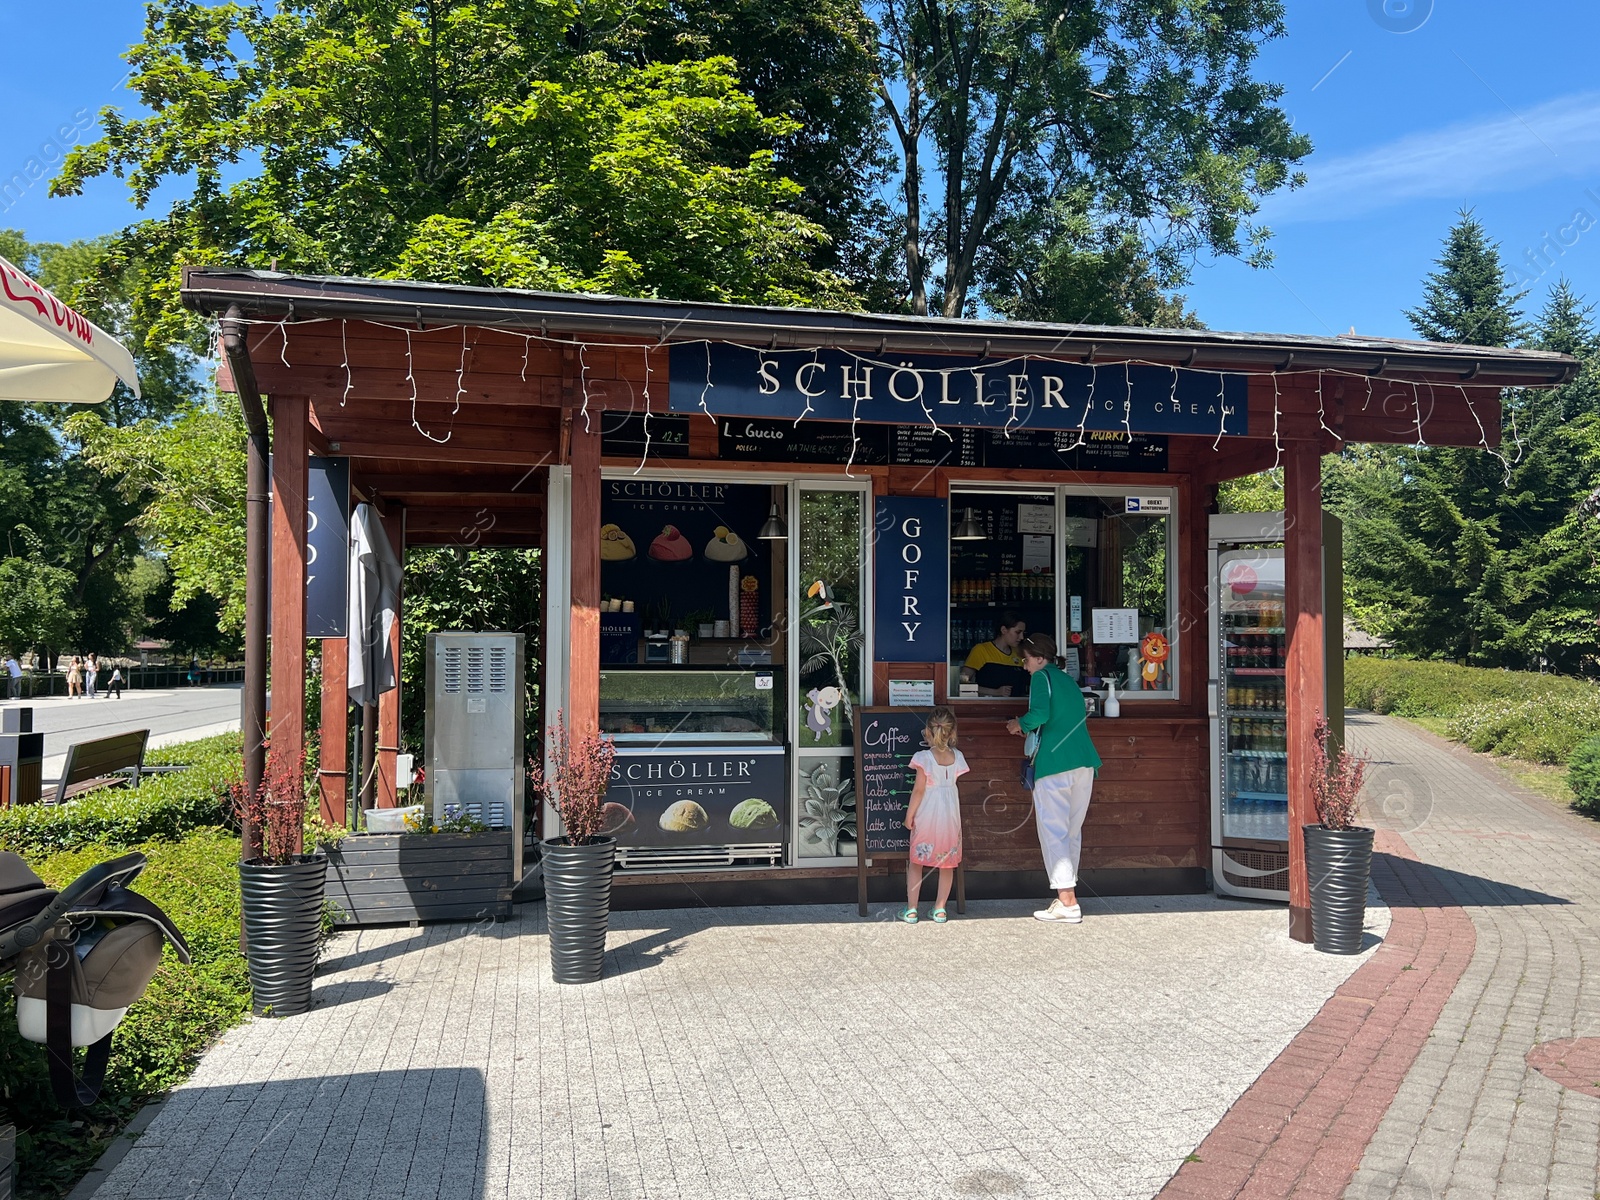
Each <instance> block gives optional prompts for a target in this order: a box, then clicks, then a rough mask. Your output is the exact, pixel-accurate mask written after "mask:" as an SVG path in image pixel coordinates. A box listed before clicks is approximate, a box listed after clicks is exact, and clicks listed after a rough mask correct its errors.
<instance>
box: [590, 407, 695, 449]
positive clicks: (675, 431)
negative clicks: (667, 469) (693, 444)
mask: <svg viewBox="0 0 1600 1200" xmlns="http://www.w3.org/2000/svg"><path fill="white" fill-rule="evenodd" d="M647 452H648V454H649V455H650V457H651V458H688V457H689V418H688V417H683V416H674V415H672V414H670V413H651V414H650V415H649V420H648V421H647V420H646V419H645V414H644V413H626V412H606V413H601V414H600V453H601V454H604V455H606V456H607V457H610V458H633V457H635V456H637V457H639V458H643V457H644V456H645V454H646V453H647Z"/></svg>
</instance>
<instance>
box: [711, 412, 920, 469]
mask: <svg viewBox="0 0 1600 1200" xmlns="http://www.w3.org/2000/svg"><path fill="white" fill-rule="evenodd" d="M891 432H892V431H891V430H889V429H886V428H884V427H883V426H881V425H857V426H856V427H855V429H854V431H852V430H851V427H850V426H849V425H847V424H844V423H843V422H840V421H764V420H760V419H757V418H750V417H724V418H723V419H721V420H719V421H718V422H717V456H718V457H719V458H724V459H742V460H745V461H753V462H800V463H839V464H844V463H853V464H854V465H856V466H864V467H870V466H880V465H882V464H883V463H885V462H887V461H888V460H889V454H888V444H889V435H890V433H891ZM852 449H853V450H854V457H852V456H851V451H852Z"/></svg>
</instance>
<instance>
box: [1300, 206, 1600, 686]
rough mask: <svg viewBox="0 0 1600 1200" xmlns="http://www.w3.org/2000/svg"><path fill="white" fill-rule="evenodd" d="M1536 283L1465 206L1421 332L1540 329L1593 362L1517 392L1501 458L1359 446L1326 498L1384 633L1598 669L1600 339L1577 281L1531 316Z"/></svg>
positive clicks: (1464, 654) (1368, 613)
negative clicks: (1517, 274)
mask: <svg viewBox="0 0 1600 1200" xmlns="http://www.w3.org/2000/svg"><path fill="white" fill-rule="evenodd" d="M1525 295H1526V293H1524V292H1517V291H1513V290H1512V289H1511V288H1510V287H1509V286H1508V285H1507V284H1506V282H1505V277H1504V273H1503V271H1502V268H1501V261H1500V251H1499V247H1498V246H1497V245H1496V244H1495V243H1494V242H1493V241H1491V240H1490V239H1489V237H1488V235H1487V233H1486V232H1485V231H1484V229H1483V226H1482V224H1481V223H1480V222H1478V221H1477V219H1476V218H1475V217H1473V215H1472V214H1471V213H1470V212H1463V213H1462V214H1460V217H1459V219H1458V220H1457V223H1456V224H1455V226H1454V227H1453V228H1452V229H1451V230H1450V232H1449V234H1448V236H1447V237H1446V239H1445V243H1444V247H1443V250H1442V252H1441V254H1440V257H1439V260H1438V269H1437V270H1435V271H1434V272H1433V273H1431V274H1430V275H1429V276H1428V278H1427V280H1426V281H1425V284H1424V293H1423V301H1422V303H1421V304H1420V305H1419V306H1418V307H1417V308H1415V309H1413V310H1411V312H1410V313H1409V314H1408V315H1409V317H1410V319H1411V321H1412V324H1413V325H1414V327H1415V328H1416V330H1417V332H1418V333H1419V334H1421V335H1422V336H1424V337H1428V338H1432V339H1440V340H1449V341H1458V342H1478V343H1482V344H1490V345H1497V344H1507V343H1508V342H1510V341H1513V340H1521V339H1524V338H1526V339H1528V340H1529V341H1530V342H1531V344H1532V345H1535V346H1538V347H1540V348H1543V349H1550V350H1558V351H1561V352H1563V353H1568V354H1572V355H1574V356H1576V357H1578V358H1579V359H1580V360H1582V361H1583V362H1584V367H1583V370H1582V371H1581V372H1580V373H1579V375H1578V377H1577V378H1576V379H1574V380H1571V381H1569V382H1568V383H1566V384H1563V385H1562V386H1561V387H1559V388H1556V389H1554V390H1552V391H1541V392H1511V393H1507V394H1506V395H1505V396H1504V398H1503V404H1502V422H1501V430H1500V433H1501V444H1500V450H1499V452H1498V453H1497V454H1490V453H1488V452H1487V451H1486V450H1482V449H1472V448H1462V447H1450V448H1431V449H1430V448H1425V447H1421V446H1418V447H1365V448H1356V449H1347V450H1346V451H1345V452H1344V453H1343V454H1342V455H1341V456H1340V457H1339V458H1337V459H1333V460H1330V462H1329V466H1328V471H1327V479H1326V483H1325V496H1326V498H1327V503H1328V504H1329V506H1330V507H1332V508H1334V509H1335V510H1336V511H1338V512H1339V513H1340V514H1341V515H1342V516H1343V517H1344V519H1345V522H1346V527H1347V536H1346V538H1345V555H1346V561H1345V578H1346V587H1347V593H1348V602H1349V605H1350V607H1351V609H1352V611H1353V612H1355V613H1356V614H1357V615H1358V616H1359V617H1360V619H1361V620H1362V623H1363V624H1364V625H1365V626H1366V627H1367V628H1369V629H1370V630H1371V631H1372V632H1374V633H1377V634H1380V635H1381V636H1384V637H1386V638H1388V639H1389V640H1391V641H1392V642H1394V644H1395V645H1397V646H1398V647H1400V648H1402V649H1403V650H1406V651H1407V652H1410V653H1413V654H1418V655H1421V656H1425V657H1446V658H1452V659H1457V660H1460V661H1465V662H1470V663H1474V664H1476V665H1481V666H1511V667H1520V668H1529V667H1538V666H1541V665H1543V664H1545V663H1548V664H1550V665H1552V666H1555V667H1556V668H1557V669H1559V670H1565V671H1571V672H1589V673H1594V672H1595V671H1596V670H1597V668H1600V629H1597V628H1596V624H1595V616H1596V613H1597V612H1600V586H1597V585H1600V573H1597V570H1596V563H1595V557H1594V552H1593V550H1592V546H1593V545H1594V538H1593V526H1592V523H1591V522H1590V520H1589V518H1588V517H1586V516H1585V515H1584V514H1583V513H1582V512H1581V511H1580V509H1579V505H1580V503H1581V501H1582V499H1583V498H1584V497H1585V496H1586V495H1588V493H1589V492H1590V491H1592V490H1593V489H1594V486H1595V481H1596V475H1595V468H1596V465H1597V464H1596V461H1595V459H1594V458H1593V457H1592V456H1591V450H1590V444H1589V437H1590V431H1591V430H1592V429H1593V428H1594V427H1595V424H1596V422H1600V380H1597V377H1596V375H1595V366H1594V363H1595V354H1596V349H1597V345H1600V339H1597V336H1596V333H1595V330H1594V327H1593V323H1592V312H1591V307H1590V306H1589V305H1587V304H1585V303H1584V302H1583V300H1582V298H1581V297H1579V296H1578V295H1577V294H1576V293H1575V292H1574V291H1573V289H1572V288H1571V286H1570V285H1569V284H1568V283H1567V282H1566V281H1565V280H1558V281H1557V282H1556V284H1555V285H1554V286H1553V287H1552V288H1551V290H1550V293H1549V296H1548V298H1547V300H1546V303H1545V305H1544V307H1543V309H1542V311H1541V312H1540V313H1539V315H1538V317H1537V318H1536V319H1535V321H1534V322H1533V323H1532V324H1531V325H1529V324H1528V323H1527V322H1525V321H1524V320H1523V315H1522V311H1521V309H1520V307H1519V305H1520V304H1521V302H1522V300H1523V299H1524V297H1525Z"/></svg>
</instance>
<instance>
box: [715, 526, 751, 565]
mask: <svg viewBox="0 0 1600 1200" xmlns="http://www.w3.org/2000/svg"><path fill="white" fill-rule="evenodd" d="M749 553H750V550H749V548H748V547H747V546H746V545H745V544H744V539H743V538H741V537H740V536H739V535H738V534H737V533H735V532H734V531H733V530H731V529H729V528H728V527H727V526H726V525H718V526H717V528H716V532H715V533H713V534H712V536H711V540H710V541H709V542H707V543H706V557H707V558H709V559H710V560H711V561H712V562H723V563H736V562H743V561H744V559H745V556H746V555H748V554H749Z"/></svg>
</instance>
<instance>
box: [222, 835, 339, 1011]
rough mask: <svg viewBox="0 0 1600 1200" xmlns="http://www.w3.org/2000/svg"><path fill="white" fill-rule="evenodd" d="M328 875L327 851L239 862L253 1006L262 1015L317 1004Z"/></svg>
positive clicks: (246, 952)
mask: <svg viewBox="0 0 1600 1200" xmlns="http://www.w3.org/2000/svg"><path fill="white" fill-rule="evenodd" d="M327 874H328V860H327V859H326V858H325V857H323V856H322V855H321V854H303V855H299V856H298V857H296V859H295V860H294V861H293V862H288V863H283V864H275V863H264V862H261V861H259V860H256V861H252V862H245V863H240V864H239V887H240V891H241V893H242V895H243V898H244V939H245V959H246V960H247V961H248V962H249V964H250V1007H251V1008H252V1009H253V1010H254V1011H255V1013H256V1014H257V1015H258V1016H271V1017H292V1016H295V1015H296V1014H298V1013H303V1012H305V1011H306V1010H307V1009H309V1008H310V1007H311V975H312V972H313V971H315V970H316V969H317V944H318V941H319V940H320V938H321V935H322V898H323V893H324V890H325V888H326V886H327Z"/></svg>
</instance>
